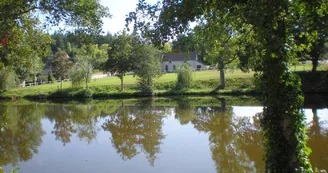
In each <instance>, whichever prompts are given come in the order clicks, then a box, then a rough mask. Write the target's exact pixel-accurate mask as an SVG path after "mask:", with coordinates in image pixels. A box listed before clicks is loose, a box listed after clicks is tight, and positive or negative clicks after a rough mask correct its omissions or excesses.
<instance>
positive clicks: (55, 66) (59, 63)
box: [51, 49, 73, 80]
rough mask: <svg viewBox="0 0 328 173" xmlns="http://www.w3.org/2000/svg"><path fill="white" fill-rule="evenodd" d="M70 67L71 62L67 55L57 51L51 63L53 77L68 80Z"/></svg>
mask: <svg viewBox="0 0 328 173" xmlns="http://www.w3.org/2000/svg"><path fill="white" fill-rule="evenodd" d="M72 66H73V62H72V61H71V60H70V59H69V56H68V55H67V53H66V52H64V51H62V50H60V49H59V50H58V52H57V53H56V54H55V55H54V57H53V60H52V62H51V69H52V73H53V75H54V77H55V78H57V79H61V80H64V79H68V77H69V71H70V69H71V67H72Z"/></svg>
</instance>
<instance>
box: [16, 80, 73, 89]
mask: <svg viewBox="0 0 328 173" xmlns="http://www.w3.org/2000/svg"><path fill="white" fill-rule="evenodd" d="M70 81H71V80H70V79H64V80H63V81H60V80H56V83H60V82H70ZM44 84H52V82H51V81H49V82H44V81H38V82H26V83H25V85H24V83H23V84H20V85H19V87H21V88H24V87H32V86H38V85H44Z"/></svg>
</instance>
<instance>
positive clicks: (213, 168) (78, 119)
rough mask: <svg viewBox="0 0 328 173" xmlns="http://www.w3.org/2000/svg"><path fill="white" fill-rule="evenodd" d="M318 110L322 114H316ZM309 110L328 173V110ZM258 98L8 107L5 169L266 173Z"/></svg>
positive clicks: (27, 172)
mask: <svg viewBox="0 0 328 173" xmlns="http://www.w3.org/2000/svg"><path fill="white" fill-rule="evenodd" d="M312 108H314V109H312ZM312 108H311V107H305V109H304V110H305V111H304V112H305V115H306V118H307V119H306V122H305V123H306V125H307V127H308V135H309V140H308V146H309V147H310V148H311V149H312V153H311V155H310V156H309V158H310V161H311V163H312V165H313V166H315V167H317V168H319V169H326V170H328V110H327V109H326V108H325V107H322V106H321V107H313V106H312ZM261 110H262V107H261V105H260V101H259V100H258V99H256V98H237V97H227V98H214V97H190V98H182V99H181V98H180V99H179V98H159V99H154V100H150V99H133V100H107V101H102V100H100V101H92V102H89V103H79V102H73V103H66V104H62V103H47V102H44V103H33V102H27V103H15V104H12V103H11V104H2V105H1V106H0V113H1V114H2V115H7V117H8V119H7V125H6V126H7V128H5V129H4V130H3V131H2V132H0V165H2V166H3V168H4V171H5V172H10V169H11V164H13V163H18V164H19V166H20V168H21V169H20V170H19V173H58V172H61V173H66V172H67V173H75V172H76V173H83V172H86V173H87V172H88V173H89V172H97V173H102V172H115V173H125V172H142V173H147V172H159V173H161V172H163V173H184V172H185V173H190V172H195V173H196V172H207V173H214V172H229V173H230V172H264V170H265V164H264V161H263V155H264V149H263V139H262V133H261V129H260V117H261V114H257V113H259V112H261Z"/></svg>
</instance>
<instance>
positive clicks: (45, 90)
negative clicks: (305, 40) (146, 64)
mask: <svg viewBox="0 0 328 173" xmlns="http://www.w3.org/2000/svg"><path fill="white" fill-rule="evenodd" d="M311 68H312V65H311V64H300V65H297V66H291V70H293V71H310V70H311ZM321 68H323V67H321V66H319V70H321ZM253 74H254V72H249V73H244V72H242V71H240V70H239V69H238V70H230V69H227V70H226V75H225V76H226V85H227V87H226V89H225V90H223V91H220V92H221V93H229V92H230V93H233V92H232V91H234V92H236V91H238V92H240V91H243V92H244V91H245V92H248V90H249V89H251V90H252V89H254V86H253V84H252V82H253V81H252V77H253ZM193 75H194V82H193V83H194V84H193V87H192V88H191V89H190V90H188V91H186V92H185V93H184V94H192V93H194V94H197V93H198V94H204V93H209V92H211V91H212V90H213V89H214V88H215V87H216V86H218V84H219V71H217V70H208V71H197V72H194V73H193ZM176 79H177V74H176V73H166V74H164V75H162V76H161V77H159V78H158V79H156V80H155V93H157V94H158V95H162V94H163V95H165V94H172V95H175V94H177V93H172V92H173V91H172V90H173V87H174V86H175V82H176ZM244 79H246V80H244ZM245 81H246V84H245ZM136 83H137V78H136V77H134V76H133V75H127V76H125V77H124V87H125V91H124V92H120V91H119V86H120V79H119V78H117V77H107V78H102V79H94V80H92V81H91V83H89V86H90V89H91V90H93V94H96V95H97V94H98V95H99V96H100V95H102V96H106V95H107V96H110V95H112V96H117V95H127V96H132V95H135V93H136V92H138V90H137V89H136ZM60 86H61V84H60V83H55V84H45V85H39V86H32V87H25V88H15V89H11V90H8V91H5V92H3V93H2V97H5V98H12V97H25V96H35V95H48V94H49V93H53V92H55V91H58V89H59V88H60ZM71 88H72V87H71V83H70V82H64V83H63V90H65V91H67V92H70V95H78V94H81V93H79V92H81V89H71ZM238 92H237V93H238ZM180 94H181V93H180Z"/></svg>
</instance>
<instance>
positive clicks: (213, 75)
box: [4, 70, 253, 96]
mask: <svg viewBox="0 0 328 173" xmlns="http://www.w3.org/2000/svg"><path fill="white" fill-rule="evenodd" d="M193 75H194V79H195V80H206V79H218V78H219V71H217V70H208V71H197V72H194V74H193ZM252 75H253V73H252V72H251V73H243V72H242V71H240V70H233V71H232V70H226V78H235V77H243V76H252ZM176 78H177V74H176V73H166V74H164V75H162V76H161V77H159V78H158V79H156V82H158V83H164V82H171V81H175V80H176ZM136 82H137V78H136V77H133V75H127V76H125V77H124V85H132V84H136ZM108 85H110V86H119V85H120V79H119V78H117V77H107V78H102V79H94V80H92V81H91V83H90V84H89V86H90V87H92V86H108ZM70 87H71V83H70V82H64V83H63V89H65V88H70ZM57 88H60V83H55V84H45V85H39V86H32V87H25V88H15V89H12V90H9V91H6V92H5V93H4V95H18V96H25V95H33V94H44V93H48V92H51V91H55V90H57Z"/></svg>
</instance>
